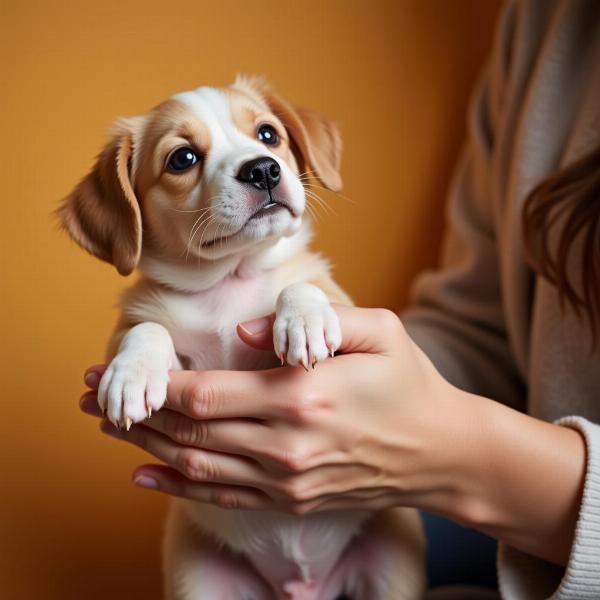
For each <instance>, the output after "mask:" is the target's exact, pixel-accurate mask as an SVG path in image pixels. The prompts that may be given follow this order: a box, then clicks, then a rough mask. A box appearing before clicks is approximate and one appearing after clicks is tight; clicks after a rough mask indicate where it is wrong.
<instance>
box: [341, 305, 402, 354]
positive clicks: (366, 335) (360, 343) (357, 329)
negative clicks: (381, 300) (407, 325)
mask: <svg viewBox="0 0 600 600" xmlns="http://www.w3.org/2000/svg"><path fill="white" fill-rule="evenodd" d="M333 308H334V309H335V311H336V313H337V315H338V317H339V321H340V329H341V336H342V340H341V344H340V346H339V351H340V352H342V353H353V352H356V353H359V352H360V353H367V354H379V353H388V352H390V351H392V350H393V348H394V346H395V344H396V343H397V341H398V338H399V336H401V335H403V334H404V327H403V326H402V322H401V321H400V319H399V317H398V316H397V315H396V314H395V313H393V312H392V311H390V310H386V309H383V308H357V307H356V306H345V305H342V304H334V305H333Z"/></svg>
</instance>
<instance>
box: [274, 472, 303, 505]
mask: <svg viewBox="0 0 600 600" xmlns="http://www.w3.org/2000/svg"><path fill="white" fill-rule="evenodd" d="M280 488H281V493H282V494H283V495H284V496H285V497H286V498H287V499H288V500H291V501H292V504H294V503H298V502H303V501H305V500H308V499H309V497H310V496H309V494H308V490H307V489H306V486H305V485H304V484H303V483H302V482H301V481H299V480H298V479H295V478H293V477H292V478H290V479H288V480H285V481H283V482H282V483H281V486H280Z"/></svg>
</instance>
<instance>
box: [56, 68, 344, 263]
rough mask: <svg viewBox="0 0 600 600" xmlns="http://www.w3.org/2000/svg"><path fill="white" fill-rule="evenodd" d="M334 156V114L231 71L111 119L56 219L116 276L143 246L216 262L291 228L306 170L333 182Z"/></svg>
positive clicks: (301, 205)
mask: <svg viewBox="0 0 600 600" xmlns="http://www.w3.org/2000/svg"><path fill="white" fill-rule="evenodd" d="M340 158H341V141H340V136H339V133H338V130H337V128H336V127H335V125H334V124H333V123H332V122H330V121H329V120H328V119H326V118H325V117H323V116H322V115H320V114H318V113H316V112H313V111H309V110H305V109H298V108H294V107H292V106H291V105H290V104H289V103H288V102H286V101H285V100H284V99H283V98H281V97H280V96H279V95H277V94H276V93H275V92H274V91H273V90H272V89H271V87H270V86H269V85H268V84H267V83H266V82H265V81H264V80H262V79H256V78H253V79H250V78H238V79H237V80H236V82H235V83H234V84H233V85H232V86H231V87H229V88H226V89H214V88H198V89H196V90H194V91H191V92H184V93H182V94H178V95H176V96H174V97H173V98H171V99H169V100H167V101H166V102H163V103H162V104H160V105H159V106H157V107H156V108H154V109H153V110H152V111H150V112H149V113H148V114H146V115H143V116H139V117H133V118H128V119H121V120H120V121H118V122H117V124H116V125H115V127H114V130H113V132H112V136H111V139H110V141H109V143H108V144H107V146H106V147H105V149H104V150H103V151H102V153H101V154H100V156H99V157H98V160H97V162H96V164H95V166H94V168H93V169H92V171H91V172H90V173H89V174H88V175H87V176H86V177H85V178H84V179H83V180H82V181H81V182H80V183H79V185H78V186H77V187H76V188H75V190H74V191H73V192H72V193H71V194H70V196H68V197H67V198H66V200H65V201H64V202H63V203H62V205H61V206H60V208H59V209H58V216H59V218H60V219H61V221H62V223H63V225H64V227H65V229H66V230H67V231H68V232H69V234H70V235H71V236H72V237H73V238H74V239H75V241H76V242H77V243H79V244H80V245H81V246H82V247H83V248H85V249H86V250H88V251H89V252H91V253H92V254H94V255H95V256H97V257H98V258H100V259H102V260H105V261H107V262H110V263H112V264H114V265H115V266H116V268H117V270H118V271H119V273H121V274H122V275H128V274H129V273H131V272H132V271H133V270H134V269H135V267H136V265H137V264H138V261H139V259H140V256H141V254H142V252H145V251H147V252H150V253H152V254H153V255H154V256H161V257H164V258H166V259H169V260H186V259H187V258H189V257H190V256H191V257H196V258H205V259H213V260H214V259H218V258H220V257H222V256H225V255H228V254H232V253H244V252H247V251H249V250H251V249H252V248H254V247H256V246H257V245H259V244H265V243H270V242H272V241H275V240H277V239H278V238H280V237H283V236H290V235H293V234H294V233H295V232H297V231H298V229H299V228H300V224H301V220H302V217H303V214H304V209H305V202H306V200H305V195H304V183H305V182H306V179H307V177H308V175H312V176H314V177H316V178H317V179H318V180H319V181H320V182H321V183H322V185H323V186H325V187H326V188H328V189H330V190H333V191H337V190H339V189H340V188H341V178H340V175H339V166H340Z"/></svg>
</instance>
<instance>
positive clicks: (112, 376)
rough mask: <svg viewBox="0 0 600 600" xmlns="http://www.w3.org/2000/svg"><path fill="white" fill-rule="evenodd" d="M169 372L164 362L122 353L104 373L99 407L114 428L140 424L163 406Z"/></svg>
mask: <svg viewBox="0 0 600 600" xmlns="http://www.w3.org/2000/svg"><path fill="white" fill-rule="evenodd" d="M168 383H169V371H168V367H167V365H165V363H164V360H161V359H159V358H158V357H152V356H149V355H140V354H139V353H132V352H121V353H119V354H117V356H115V358H114V359H113V361H112V362H111V363H110V365H109V367H108V369H106V371H105V372H104V375H103V376H102V379H101V381H100V387H99V388H98V404H99V405H100V408H101V410H102V411H103V412H106V415H107V417H108V419H109V420H110V421H111V422H112V423H113V424H114V425H115V426H125V427H126V428H127V430H129V428H130V427H131V424H132V423H137V422H139V421H143V420H144V419H145V418H146V417H149V416H150V415H151V414H152V411H153V410H155V411H156V410H158V409H160V408H161V407H162V405H163V404H164V403H165V399H166V397H167V384H168Z"/></svg>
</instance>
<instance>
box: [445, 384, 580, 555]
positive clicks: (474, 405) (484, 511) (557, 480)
mask: <svg viewBox="0 0 600 600" xmlns="http://www.w3.org/2000/svg"><path fill="white" fill-rule="evenodd" d="M456 394H457V395H459V396H460V397H461V399H462V403H463V405H464V406H465V407H467V410H469V412H470V414H469V416H468V418H466V423H465V426H466V432H465V439H466V441H465V443H464V445H463V452H464V453H465V460H464V466H463V468H462V469H461V470H460V472H459V474H458V476H457V477H456V482H457V483H456V485H457V489H456V493H457V499H458V500H457V503H456V507H455V509H454V510H456V514H455V515H452V516H453V518H455V519H456V520H458V521H461V522H463V523H465V524H467V525H469V526H471V527H474V528H476V529H479V530H480V531H482V532H484V533H487V534H488V535H491V536H492V537H494V538H496V539H498V540H499V541H501V542H504V543H505V544H508V545H509V546H513V547H515V548H518V549H519V550H522V551H524V552H526V553H528V554H531V555H534V556H537V557H539V558H543V559H545V560H548V561H550V562H554V563H557V564H560V565H565V564H566V563H567V561H568V558H569V552H570V549H571V545H572V541H573V537H574V530H575V523H576V520H577V515H578V512H579V506H580V502H581V493H582V489H583V482H584V476H585V461H586V448H585V442H584V440H583V438H582V436H581V435H580V434H579V433H578V432H577V431H575V430H574V429H570V428H568V427H561V426H558V425H552V424H550V423H546V422H544V421H541V420H538V419H534V418H533V417H530V416H527V415H524V414H522V413H519V412H517V411H515V410H512V409H510V408H507V407H506V406H503V405H501V404H498V403H497V402H493V401H490V400H488V399H486V398H482V397H479V396H473V395H471V394H466V393H465V392H461V391H460V390H456Z"/></svg>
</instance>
